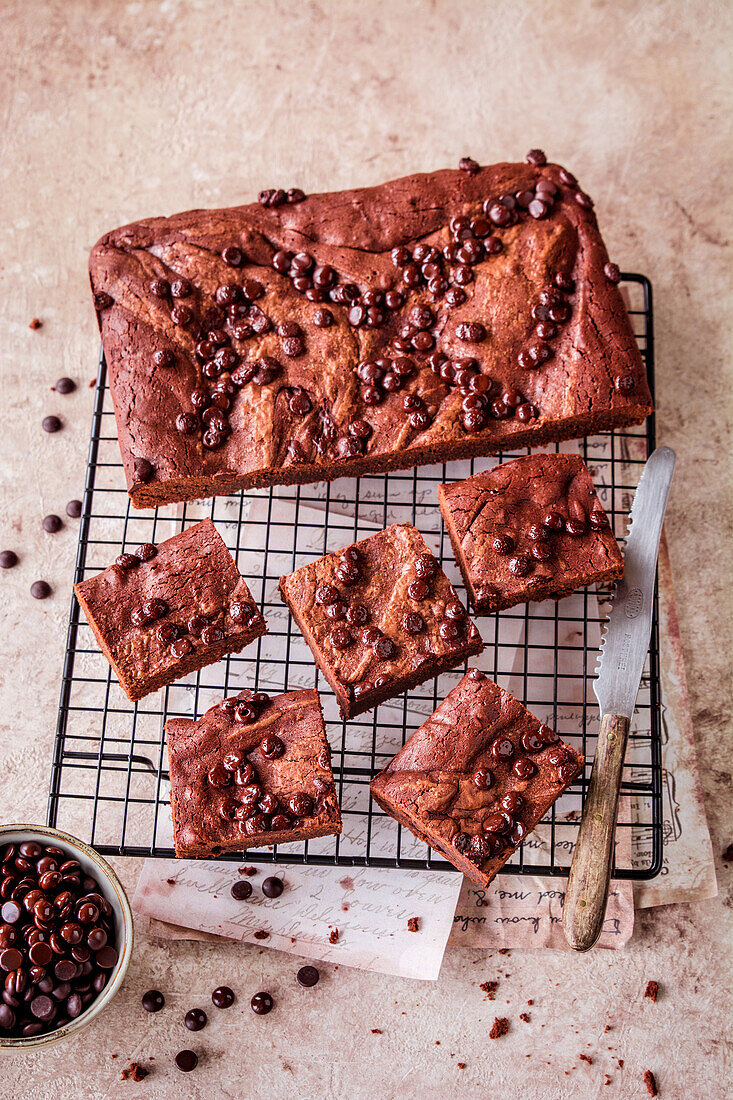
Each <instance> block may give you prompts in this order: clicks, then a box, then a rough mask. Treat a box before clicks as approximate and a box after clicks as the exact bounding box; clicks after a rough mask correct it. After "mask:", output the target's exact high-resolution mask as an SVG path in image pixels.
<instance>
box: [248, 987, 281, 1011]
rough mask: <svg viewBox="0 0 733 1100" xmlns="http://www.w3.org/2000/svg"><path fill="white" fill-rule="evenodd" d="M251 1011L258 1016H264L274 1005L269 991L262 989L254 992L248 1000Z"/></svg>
mask: <svg viewBox="0 0 733 1100" xmlns="http://www.w3.org/2000/svg"><path fill="white" fill-rule="evenodd" d="M250 1004H251V1006H252V1011H253V1012H255V1013H256V1014H257V1015H258V1016H266V1015H267V1013H268V1012H271V1011H272V1009H273V1008H274V1006H275V1002H274V1001H273V999H272V997H271V996H270V994H269V993H266V992H264V991H262V992H260V993H255V995H254V997H253V998H252V1000H251V1001H250Z"/></svg>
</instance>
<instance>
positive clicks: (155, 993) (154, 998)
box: [142, 989, 165, 1012]
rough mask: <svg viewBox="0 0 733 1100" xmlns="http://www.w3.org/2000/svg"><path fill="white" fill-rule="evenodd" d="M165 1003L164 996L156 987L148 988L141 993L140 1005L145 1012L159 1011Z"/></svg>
mask: <svg viewBox="0 0 733 1100" xmlns="http://www.w3.org/2000/svg"><path fill="white" fill-rule="evenodd" d="M164 1005H165V997H164V996H163V994H162V993H161V992H160V990H158V989H149V990H148V991H147V993H143V996H142V1006H143V1008H144V1009H145V1011H146V1012H160V1010H161V1008H163V1006H164Z"/></svg>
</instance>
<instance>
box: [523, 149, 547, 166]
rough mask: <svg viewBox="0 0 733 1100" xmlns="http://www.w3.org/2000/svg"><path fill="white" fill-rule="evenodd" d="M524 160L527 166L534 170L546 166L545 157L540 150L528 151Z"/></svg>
mask: <svg viewBox="0 0 733 1100" xmlns="http://www.w3.org/2000/svg"><path fill="white" fill-rule="evenodd" d="M524 159H525V160H526V161H527V163H528V164H532V165H534V167H535V168H544V166H545V165H546V164H547V157H546V156H545V154H544V152H543V151H542V149H530V151H529V152H528V153H527V156H526V157H525V158H524Z"/></svg>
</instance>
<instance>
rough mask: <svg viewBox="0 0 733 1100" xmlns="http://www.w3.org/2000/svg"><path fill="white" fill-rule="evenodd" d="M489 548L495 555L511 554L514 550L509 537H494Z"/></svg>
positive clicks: (512, 540)
mask: <svg viewBox="0 0 733 1100" xmlns="http://www.w3.org/2000/svg"><path fill="white" fill-rule="evenodd" d="M491 546H492V549H493V550H494V551H495V552H496V553H497V554H502V555H505V554H511V552H512V550H513V549H514V539H513V538H512V537H511V535H495V536H494V538H493V539H492V540H491Z"/></svg>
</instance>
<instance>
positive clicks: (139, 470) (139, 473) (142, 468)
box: [133, 458, 153, 482]
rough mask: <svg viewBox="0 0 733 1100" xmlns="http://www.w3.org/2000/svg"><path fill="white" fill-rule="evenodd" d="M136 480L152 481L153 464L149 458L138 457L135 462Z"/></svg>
mask: <svg viewBox="0 0 733 1100" xmlns="http://www.w3.org/2000/svg"><path fill="white" fill-rule="evenodd" d="M133 469H134V474H135V481H142V482H146V481H150V478H151V477H152V476H153V464H152V463H151V462H149V461H148V460H147V458H136V459H135V462H134V464H133Z"/></svg>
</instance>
